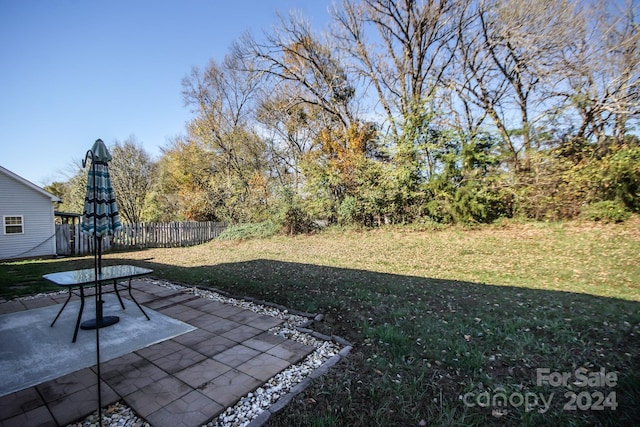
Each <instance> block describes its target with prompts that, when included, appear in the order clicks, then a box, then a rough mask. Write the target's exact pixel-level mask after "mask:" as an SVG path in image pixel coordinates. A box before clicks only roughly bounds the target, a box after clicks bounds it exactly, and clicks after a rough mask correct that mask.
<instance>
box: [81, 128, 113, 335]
mask: <svg viewBox="0 0 640 427" xmlns="http://www.w3.org/2000/svg"><path fill="white" fill-rule="evenodd" d="M88 159H91V167H90V168H89V174H88V176H87V194H86V196H85V199H84V212H83V213H82V223H81V225H80V231H81V232H82V233H84V234H88V235H91V236H93V237H94V248H93V251H94V267H95V273H96V282H97V283H96V285H97V289H96V292H97V293H96V296H97V300H96V319H95V324H94V323H93V322H92V321H88V322H84V323H83V324H82V328H83V329H93V328H95V327H104V326H109V325H112V324H113V323H116V322H117V321H118V318H117V317H115V316H110V317H109V318H104V317H103V316H102V286H100V283H99V281H98V280H97V278H98V277H99V275H100V274H101V273H102V237H104V236H109V235H113V234H114V232H116V231H117V230H119V229H120V228H122V224H121V223H120V215H119V214H118V205H117V204H116V197H115V193H114V191H113V185H112V184H111V178H110V176H109V165H108V163H109V161H110V160H111V154H109V150H107V147H106V146H105V145H104V142H102V140H101V139H98V140H96V142H95V143H94V144H93V147H92V148H91V150H89V151H88V152H87V154H86V156H85V159H84V162H83V166H86V162H87V160H88Z"/></svg>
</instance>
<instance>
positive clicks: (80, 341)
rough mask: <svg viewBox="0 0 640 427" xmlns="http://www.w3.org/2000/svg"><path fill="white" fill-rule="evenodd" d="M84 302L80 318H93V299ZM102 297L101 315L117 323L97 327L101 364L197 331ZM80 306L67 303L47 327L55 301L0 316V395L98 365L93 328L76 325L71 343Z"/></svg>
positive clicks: (54, 313)
mask: <svg viewBox="0 0 640 427" xmlns="http://www.w3.org/2000/svg"><path fill="white" fill-rule="evenodd" d="M43 300H45V298H43ZM32 301H35V300H32ZM85 301H86V303H85V308H84V312H83V316H82V319H83V321H84V320H88V319H91V318H94V317H95V303H94V299H93V298H86V299H85ZM104 301H105V303H104V312H105V314H108V315H117V316H118V317H120V321H119V322H118V323H116V324H115V325H113V326H110V327H107V328H102V329H100V359H101V361H102V362H106V361H108V360H111V359H115V358H117V357H119V356H122V355H124V354H127V353H131V352H133V351H135V350H138V349H141V348H144V347H147V346H149V345H152V344H154V343H157V342H161V341H165V340H167V339H170V338H173V337H176V336H178V335H181V334H184V333H185V332H189V331H192V330H194V329H195V327H193V326H191V325H189V324H187V323H184V322H182V321H179V320H177V319H173V318H171V317H169V316H165V315H164V314H161V313H158V312H156V311H154V310H151V309H146V310H145V311H146V312H147V314H148V315H149V317H150V318H151V320H150V321H148V320H147V319H146V318H145V317H144V315H143V314H142V313H141V312H140V310H138V307H136V305H135V304H134V303H133V302H132V301H130V300H128V299H126V298H125V299H123V301H124V303H125V308H126V309H125V310H122V307H121V306H120V304H119V303H118V300H117V298H116V296H115V295H105V297H104ZM79 304H80V301H72V302H70V303H69V304H68V305H67V307H66V308H65V309H64V311H63V312H62V314H61V315H60V318H59V319H58V320H57V322H56V324H55V325H54V326H53V327H50V326H49V325H50V324H51V322H52V321H53V319H54V318H55V316H56V314H57V313H58V310H60V307H61V306H60V305H59V304H56V305H49V306H45V307H40V308H34V309H30V310H27V311H20V312H17V313H11V314H4V315H1V316H0V372H2V381H1V382H0V396H4V395H6V394H9V393H12V392H15V391H18V390H22V389H24V388H27V387H30V386H34V385H36V384H40V383H42V382H45V381H47V380H51V379H54V378H57V377H60V376H62V375H64V374H67V373H70V372H74V371H77V370H80V369H82V368H87V367H90V366H93V365H95V364H96V341H95V339H96V332H95V330H82V329H80V330H79V332H78V338H77V340H76V342H75V343H72V342H71V339H72V337H73V329H74V326H75V321H76V318H77V315H78V311H79ZM31 305H33V306H37V305H38V304H35V303H33V304H31Z"/></svg>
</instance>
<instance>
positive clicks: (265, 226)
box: [218, 221, 280, 240]
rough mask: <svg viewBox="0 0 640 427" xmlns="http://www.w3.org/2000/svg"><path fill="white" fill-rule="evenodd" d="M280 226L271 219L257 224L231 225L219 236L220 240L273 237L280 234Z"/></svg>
mask: <svg viewBox="0 0 640 427" xmlns="http://www.w3.org/2000/svg"><path fill="white" fill-rule="evenodd" d="M279 231H280V227H279V226H278V225H277V224H274V223H273V222H271V221H264V222H259V223H255V224H237V225H230V226H229V227H227V228H225V229H224V231H223V232H222V233H221V234H220V236H218V239H220V240H247V239H256V238H264V237H271V236H273V235H275V234H278V232H279Z"/></svg>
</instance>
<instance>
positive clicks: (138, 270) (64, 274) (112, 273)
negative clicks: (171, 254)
mask: <svg viewBox="0 0 640 427" xmlns="http://www.w3.org/2000/svg"><path fill="white" fill-rule="evenodd" d="M152 272H153V270H150V269H148V268H142V267H136V266H134V265H113V266H108V267H102V270H101V272H100V273H98V277H97V279H96V274H95V269H94V268H86V269H83V270H71V271H61V272H58V273H50V274H45V275H44V276H42V277H43V278H44V279H45V280H48V281H49V282H52V283H54V284H56V285H58V286H62V287H65V288H67V289H68V290H69V296H68V297H67V300H66V301H65V303H64V305H63V306H62V308H61V309H60V311H59V312H58V315H57V316H56V318H55V319H53V322H51V327H53V325H55V323H56V321H57V320H58V317H60V315H61V314H62V311H63V310H64V309H65V307H66V306H67V303H68V302H69V300H70V299H71V295H72V294H75V292H74V291H73V289H74V288H79V290H80V294H79V295H78V294H76V295H78V296H79V297H80V311H79V313H78V319H77V320H76V327H75V330H74V332H73V340H72V341H71V342H76V338H77V337H78V328H79V327H80V319H81V318H82V312H83V310H84V286H86V285H94V284H95V285H98V286H101V284H102V283H103V282H109V281H113V289H114V291H115V293H116V295H117V296H118V301H120V305H121V306H122V309H123V310H124V309H125V307H124V303H123V302H122V298H121V297H120V293H119V292H118V285H119V283H118V280H123V279H124V280H127V279H128V289H129V296H130V297H131V299H132V300H133V302H134V303H135V304H136V305H137V306H138V308H139V309H140V311H141V312H142V314H144V316H145V317H146V318H147V320H151V319H150V318H149V316H148V315H147V313H145V311H144V310H143V309H142V306H141V305H140V304H139V303H138V301H136V299H135V298H134V296H133V294H132V293H131V279H133V278H134V277H140V276H145V275H147V274H150V273H152ZM96 292H98V290H97V289H96ZM100 303H101V302H99V304H100ZM100 308H101V307H100ZM99 312H100V313H102V310H99ZM110 317H111V318H113V317H114V316H110ZM115 319H116V320H115V321H112V322H106V323H103V321H102V320H103V319H99V318H96V319H92V320H89V321H87V322H85V323H86V324H87V325H86V326H85V323H83V324H82V329H95V328H101V327H105V326H110V325H112V324H114V323H116V322H117V321H118V320H119V319H118V318H117V317H115ZM94 322H95V323H94Z"/></svg>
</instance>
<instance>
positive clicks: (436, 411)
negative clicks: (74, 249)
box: [0, 217, 640, 426]
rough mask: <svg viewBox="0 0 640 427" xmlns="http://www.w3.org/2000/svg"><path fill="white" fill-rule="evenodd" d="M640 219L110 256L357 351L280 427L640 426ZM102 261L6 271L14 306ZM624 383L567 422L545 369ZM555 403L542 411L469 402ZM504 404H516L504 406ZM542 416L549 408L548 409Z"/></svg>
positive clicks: (0, 277)
mask: <svg viewBox="0 0 640 427" xmlns="http://www.w3.org/2000/svg"><path fill="white" fill-rule="evenodd" d="M639 225H640V221H639V220H638V218H637V217H636V218H633V219H632V220H630V221H628V222H626V223H624V224H593V223H570V224H539V223H536V224H514V225H510V224H508V223H507V224H501V225H500V226H489V227H479V228H472V229H463V228H445V229H442V230H424V231H420V230H416V229H415V228H414V229H409V228H397V227H393V228H382V229H379V230H373V231H348V230H347V231H344V230H342V231H327V232H324V233H321V234H317V235H312V236H299V237H284V236H273V237H270V238H265V239H254V240H246V241H241V242H238V241H214V242H210V243H208V244H205V245H200V246H196V247H190V248H173V249H150V250H144V251H138V252H129V253H115V254H108V255H105V264H107V265H108V264H113V263H121V262H127V263H135V264H138V265H142V266H148V267H150V268H153V269H154V275H156V276H158V277H161V278H166V279H170V280H174V281H178V282H182V283H187V284H194V285H202V286H212V287H216V288H219V289H223V290H226V291H228V292H231V293H233V294H236V295H239V296H242V295H248V296H252V297H256V298H261V299H264V300H268V301H273V302H276V303H279V304H283V305H285V306H289V307H291V308H296V309H299V310H305V311H311V312H321V313H324V314H325V320H324V321H323V322H322V323H319V324H316V325H315V326H314V328H315V329H316V330H318V331H319V332H323V333H328V334H331V333H333V334H337V335H340V336H342V337H344V338H346V339H348V340H350V341H351V342H352V343H353V344H354V349H353V351H352V352H351V354H350V356H349V357H348V358H346V359H345V360H343V361H342V362H340V363H339V364H338V365H337V366H336V367H335V368H334V369H332V370H330V371H329V373H328V374H326V375H325V376H323V377H322V378H320V379H318V380H316V381H314V382H313V383H312V385H311V386H310V387H309V388H308V389H307V390H306V391H305V392H304V393H302V394H301V395H300V396H298V397H297V398H295V399H294V400H293V401H292V403H291V404H290V405H288V406H287V407H286V408H285V409H284V410H283V411H282V412H280V413H278V414H277V416H275V417H272V418H271V419H270V421H269V423H270V425H275V426H289V425H384V426H388V425H408V426H410V425H420V423H421V422H423V424H424V423H426V425H478V426H482V425H531V426H533V425H625V424H628V425H638V422H640V410H639V409H638V408H637V402H638V401H640V265H639V263H638V259H640V231H639V230H640V227H639ZM82 263H85V267H90V266H91V265H92V264H91V259H75V260H49V261H29V262H21V263H5V264H0V283H2V285H0V291H1V292H2V295H3V296H5V297H11V296H13V295H16V294H17V293H18V291H17V290H16V288H15V286H18V287H20V288H19V292H20V293H24V292H27V291H28V290H29V289H32V290H33V292H38V291H40V290H41V288H40V286H42V281H41V280H40V279H39V277H40V275H41V274H43V273H45V272H51V271H57V270H63V269H68V268H78V267H77V266H79V265H80V264H82ZM580 367H586V368H588V369H589V370H590V371H594V372H597V371H599V370H600V369H605V370H606V372H616V373H617V375H618V379H619V381H618V382H617V385H616V386H615V387H608V388H597V387H591V388H583V389H576V388H575V387H574V391H575V392H576V393H579V392H580V391H589V392H590V393H591V392H597V391H603V392H611V391H615V392H616V397H617V404H618V406H617V409H616V410H615V411H614V410H610V409H608V410H604V411H580V410H577V411H567V410H564V409H563V405H564V404H565V403H567V402H568V398H566V397H565V396H564V394H565V392H568V391H570V390H569V389H568V388H566V387H550V386H548V385H544V384H543V385H538V384H536V369H537V368H549V369H550V371H551V372H569V373H574V372H575V370H576V369H577V368H580ZM503 390H504V391H505V393H507V394H509V395H513V394H514V393H522V394H524V393H537V394H540V393H542V394H543V395H544V396H545V397H548V396H549V395H550V394H551V393H554V396H555V397H554V399H553V401H552V405H551V408H550V409H549V410H548V411H547V412H545V413H540V412H538V410H533V411H526V410H525V409H524V408H523V407H514V406H508V407H505V408H496V407H493V408H492V407H481V406H478V405H476V406H474V407H469V406H467V405H465V404H464V400H463V399H462V398H463V397H464V396H465V395H467V393H472V395H468V396H475V397H477V396H478V395H480V394H481V393H489V394H491V393H492V394H493V396H495V395H497V394H498V393H499V392H500V391H503ZM497 409H507V411H498V410H497ZM536 409H537V408H536Z"/></svg>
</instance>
